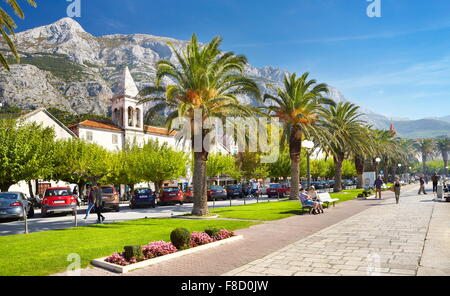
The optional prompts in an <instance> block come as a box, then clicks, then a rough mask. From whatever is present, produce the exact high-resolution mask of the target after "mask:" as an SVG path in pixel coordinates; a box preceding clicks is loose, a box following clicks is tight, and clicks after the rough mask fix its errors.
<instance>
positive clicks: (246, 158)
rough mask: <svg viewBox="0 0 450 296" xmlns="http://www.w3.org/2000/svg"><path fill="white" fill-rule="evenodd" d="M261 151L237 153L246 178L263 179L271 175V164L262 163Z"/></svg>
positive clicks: (240, 169)
mask: <svg viewBox="0 0 450 296" xmlns="http://www.w3.org/2000/svg"><path fill="white" fill-rule="evenodd" d="M261 156H262V155H261V153H259V152H241V153H238V154H237V160H236V162H237V165H238V167H239V171H240V173H241V176H242V177H243V178H244V179H245V180H250V179H263V178H266V177H267V176H269V166H268V165H267V164H263V163H261Z"/></svg>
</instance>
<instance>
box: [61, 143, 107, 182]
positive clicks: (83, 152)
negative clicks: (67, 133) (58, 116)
mask: <svg viewBox="0 0 450 296" xmlns="http://www.w3.org/2000/svg"><path fill="white" fill-rule="evenodd" d="M56 147H57V148H56V149H55V161H54V166H55V167H54V174H53V177H54V178H55V179H57V180H63V181H66V182H70V183H76V184H86V183H87V182H98V181H99V180H100V179H102V178H108V177H110V175H111V174H112V167H111V165H110V161H111V152H109V151H107V150H106V149H105V148H103V147H101V146H99V145H97V144H92V143H87V142H85V141H82V140H79V139H70V140H60V141H57V142H56Z"/></svg>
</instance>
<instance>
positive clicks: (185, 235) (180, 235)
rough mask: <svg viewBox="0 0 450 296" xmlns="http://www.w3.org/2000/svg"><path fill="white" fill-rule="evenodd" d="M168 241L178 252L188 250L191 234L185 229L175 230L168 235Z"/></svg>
mask: <svg viewBox="0 0 450 296" xmlns="http://www.w3.org/2000/svg"><path fill="white" fill-rule="evenodd" d="M170 241H171V242H172V244H173V245H174V246H175V247H176V248H177V249H178V250H184V249H188V248H189V246H190V243H191V233H190V232H189V230H187V229H186V228H177V229H175V230H174V231H172V232H171V233H170Z"/></svg>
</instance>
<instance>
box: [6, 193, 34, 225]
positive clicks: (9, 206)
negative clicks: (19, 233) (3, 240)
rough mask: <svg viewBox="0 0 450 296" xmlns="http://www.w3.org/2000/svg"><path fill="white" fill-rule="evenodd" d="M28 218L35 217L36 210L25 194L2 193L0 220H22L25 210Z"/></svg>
mask: <svg viewBox="0 0 450 296" xmlns="http://www.w3.org/2000/svg"><path fill="white" fill-rule="evenodd" d="M24 208H25V213H26V215H27V218H31V217H33V216H34V208H33V205H32V204H31V202H30V201H28V199H27V198H26V196H25V195H24V194H23V193H20V192H0V219H21V218H23V217H24V210H23V209H24Z"/></svg>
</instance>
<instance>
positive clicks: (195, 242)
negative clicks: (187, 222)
mask: <svg viewBox="0 0 450 296" xmlns="http://www.w3.org/2000/svg"><path fill="white" fill-rule="evenodd" d="M212 242H214V239H213V238H212V237H210V236H209V235H208V234H207V233H205V232H192V233H191V248H194V247H197V246H201V245H206V244H209V243H212Z"/></svg>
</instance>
